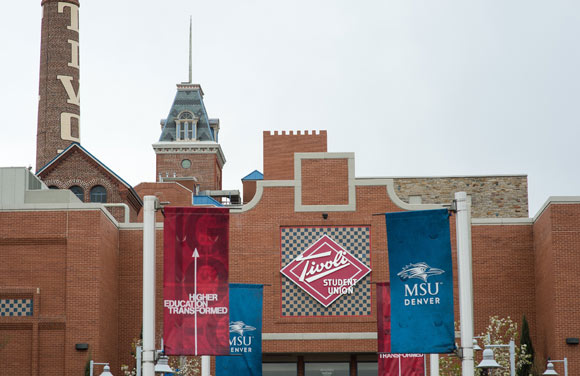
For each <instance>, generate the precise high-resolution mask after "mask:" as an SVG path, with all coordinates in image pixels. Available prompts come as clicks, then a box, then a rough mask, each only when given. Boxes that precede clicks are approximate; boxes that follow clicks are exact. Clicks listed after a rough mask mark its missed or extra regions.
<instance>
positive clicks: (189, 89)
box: [159, 83, 217, 142]
mask: <svg viewBox="0 0 580 376" xmlns="http://www.w3.org/2000/svg"><path fill="white" fill-rule="evenodd" d="M185 111H188V112H191V113H193V115H194V117H195V118H196V119H197V132H196V135H197V136H196V140H197V141H214V142H217V141H216V135H215V134H214V131H213V128H212V127H211V126H210V119H209V118H208V116H207V111H206V110H205V105H204V104H203V90H202V89H201V86H200V85H198V84H189V83H183V84H178V85H177V94H176V95H175V99H174V100H173V104H172V105H171V109H170V110H169V114H168V115H167V118H166V119H165V122H164V124H163V130H162V131H161V137H159V141H175V140H176V139H177V137H176V131H177V126H176V123H175V120H176V119H178V118H179V115H180V114H181V113H183V112H185Z"/></svg>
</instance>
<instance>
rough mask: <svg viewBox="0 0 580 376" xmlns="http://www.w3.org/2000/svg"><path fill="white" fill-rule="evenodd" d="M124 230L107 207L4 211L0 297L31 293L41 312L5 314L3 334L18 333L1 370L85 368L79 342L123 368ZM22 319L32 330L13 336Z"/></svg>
mask: <svg viewBox="0 0 580 376" xmlns="http://www.w3.org/2000/svg"><path fill="white" fill-rule="evenodd" d="M117 233H118V230H117V229H116V228H115V226H114V225H113V224H112V223H111V221H110V220H109V219H108V217H106V216H105V215H104V213H103V212H101V211H100V210H94V211H70V212H65V211H40V212H2V215H0V286H2V287H1V288H0V296H3V297H5V296H10V294H11V293H12V294H15V293H21V294H22V293H23V291H28V293H27V294H28V295H29V296H30V297H32V298H33V299H34V315H33V316H26V317H16V318H14V317H0V338H3V337H5V336H6V335H7V336H8V337H7V338H10V340H9V342H8V343H7V346H6V347H5V349H6V351H0V374H2V375H3V374H14V373H18V374H23V375H35V376H36V375H39V374H42V375H55V376H56V375H61V374H63V373H64V374H66V375H77V374H80V373H82V371H83V370H84V367H85V363H86V360H87V357H88V352H82V351H77V350H75V344H76V343H88V344H89V348H90V350H89V351H90V353H91V354H92V356H93V358H94V359H95V360H96V361H102V360H104V359H106V361H110V362H111V365H112V366H113V367H118V361H117V357H118V350H117V323H118V321H117V316H118V312H117V307H118V298H117V295H118V278H117V274H118V270H117V265H118V260H117V257H118V256H117V255H118V254H119V248H118V244H119V242H118V235H117ZM15 324H16V325H17V326H18V328H19V329H18V330H26V331H27V333H26V334H24V333H19V334H18V336H13V334H14V333H13V332H12V331H13V330H14V325H15ZM13 353H17V354H18V355H17V356H13ZM55 354H58V356H56V359H54V358H55ZM4 356H10V357H11V359H15V360H16V361H18V362H19V363H20V364H19V366H20V367H21V369H22V367H23V368H24V370H23V371H21V372H12V368H10V367H12V366H11V365H10V364H11V361H9V360H6V359H4ZM63 370H64V371H63Z"/></svg>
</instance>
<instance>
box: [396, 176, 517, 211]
mask: <svg viewBox="0 0 580 376" xmlns="http://www.w3.org/2000/svg"><path fill="white" fill-rule="evenodd" d="M460 191H462V192H467V194H468V195H469V196H471V204H472V207H471V215H472V217H473V218H496V217H499V218H526V217H527V216H528V179H527V176H521V175H519V176H517V175H516V176H466V177H427V178H422V177H417V178H395V192H396V193H397V195H398V196H399V198H400V199H401V200H403V201H405V202H407V203H408V202H409V196H421V200H422V203H423V204H449V203H450V202H451V201H452V200H453V197H454V194H455V192H460Z"/></svg>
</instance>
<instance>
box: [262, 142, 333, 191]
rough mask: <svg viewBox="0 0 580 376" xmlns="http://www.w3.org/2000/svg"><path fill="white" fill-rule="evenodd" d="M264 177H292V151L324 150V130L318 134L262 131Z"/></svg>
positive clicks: (272, 178) (273, 178)
mask: <svg viewBox="0 0 580 376" xmlns="http://www.w3.org/2000/svg"><path fill="white" fill-rule="evenodd" d="M263 137H264V179H266V180H291V179H294V153H309V152H326V131H320V133H319V134H315V133H314V131H313V132H312V134H309V133H308V132H305V134H301V133H300V131H298V132H297V133H296V134H294V132H292V131H290V132H289V133H288V134H287V133H286V132H285V131H282V133H281V134H278V132H277V131H276V132H274V133H273V134H271V133H270V132H269V131H266V132H264V134H263Z"/></svg>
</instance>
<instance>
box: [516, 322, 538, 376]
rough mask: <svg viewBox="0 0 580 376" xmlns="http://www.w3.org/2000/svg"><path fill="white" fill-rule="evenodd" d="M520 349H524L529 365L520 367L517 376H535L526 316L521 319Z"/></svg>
mask: <svg viewBox="0 0 580 376" xmlns="http://www.w3.org/2000/svg"><path fill="white" fill-rule="evenodd" d="M520 347H525V349H526V353H527V354H528V355H529V358H528V359H529V361H530V362H529V363H528V364H525V365H522V367H521V368H519V369H518V373H517V374H518V376H529V375H535V374H536V370H535V369H534V346H533V345H532V338H531V337H530V327H529V325H528V320H527V319H526V315H524V318H523V319H522V337H521V339H520Z"/></svg>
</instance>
